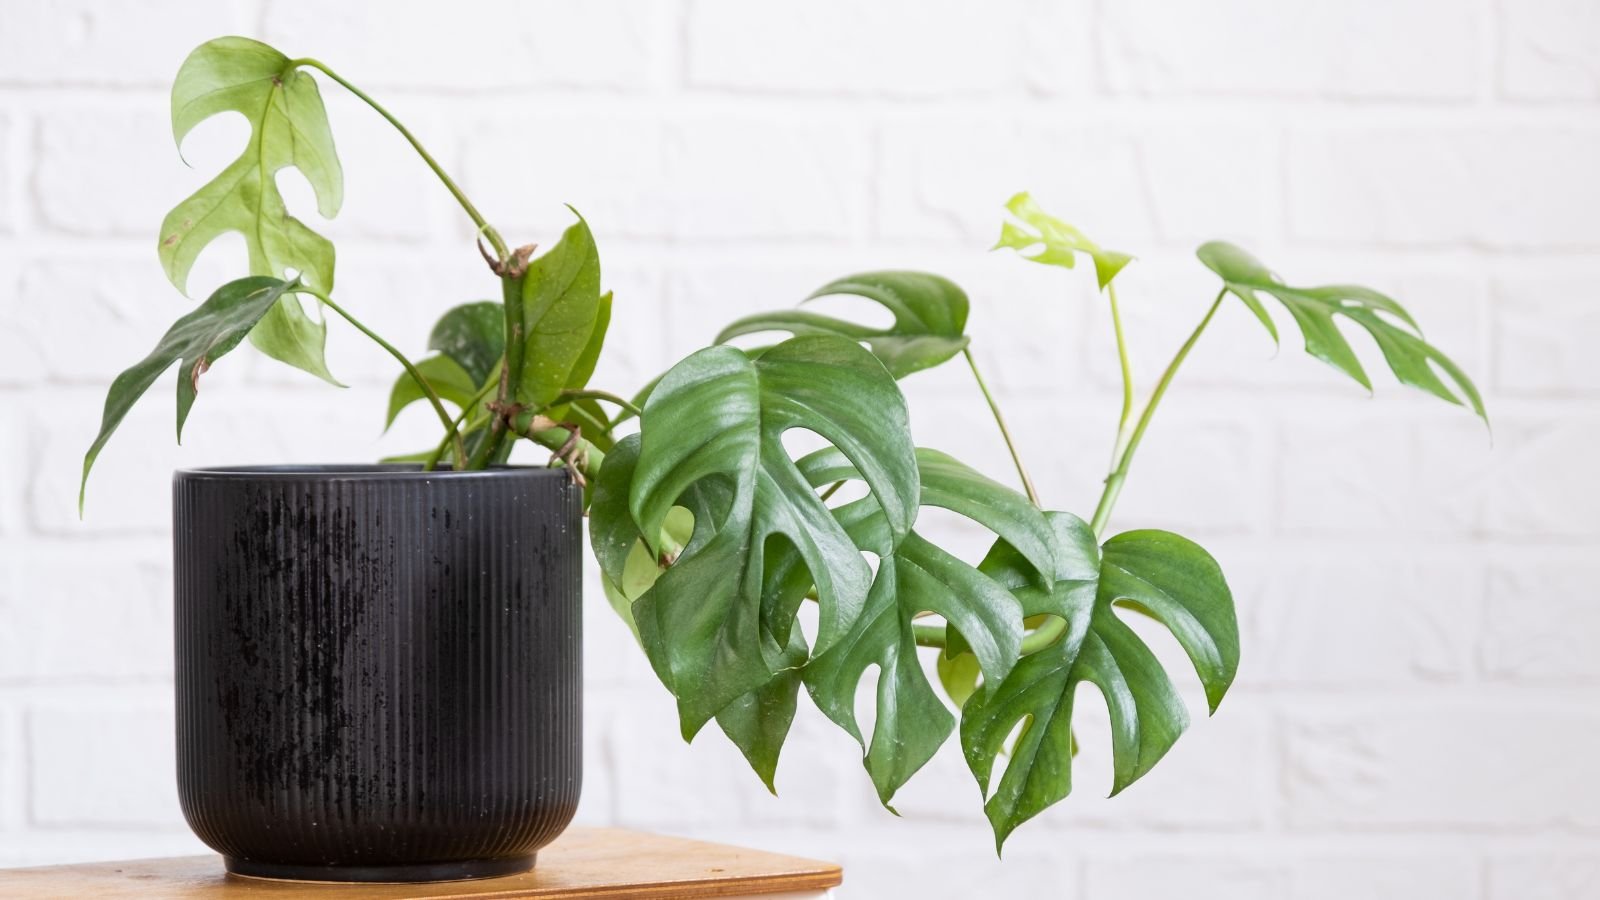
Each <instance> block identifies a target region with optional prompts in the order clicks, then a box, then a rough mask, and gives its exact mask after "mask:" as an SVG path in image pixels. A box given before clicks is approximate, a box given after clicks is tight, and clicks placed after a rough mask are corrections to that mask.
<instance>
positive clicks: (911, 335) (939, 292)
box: [716, 272, 968, 378]
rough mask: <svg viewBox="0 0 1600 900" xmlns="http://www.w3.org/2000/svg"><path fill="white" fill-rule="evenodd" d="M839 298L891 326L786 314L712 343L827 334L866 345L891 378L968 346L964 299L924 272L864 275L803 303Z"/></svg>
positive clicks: (752, 320)
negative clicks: (848, 297)
mask: <svg viewBox="0 0 1600 900" xmlns="http://www.w3.org/2000/svg"><path fill="white" fill-rule="evenodd" d="M838 294H853V295H855V296H858V297H865V298H866V299H868V300H872V301H874V302H876V303H878V304H879V305H881V306H882V307H884V308H885V309H887V310H888V311H889V312H890V313H892V314H893V315H894V324H893V325H891V326H889V327H888V328H873V327H870V326H866V325H859V324H857V323H855V322H849V321H846V320H844V319H838V318H835V317H833V316H827V315H823V314H821V313H814V312H810V311H809V310H804V309H786V310H779V311H776V312H769V313H758V314H756V315H753V316H746V317H745V318H743V319H740V320H738V321H737V322H734V323H733V324H731V325H729V326H728V327H727V328H724V329H722V333H721V334H718V335H717V340H716V342H717V343H719V344H722V343H726V342H727V341H728V340H730V339H731V338H735V337H738V336H739V335H744V334H758V333H761V332H768V331H781V332H787V333H789V334H793V335H802V334H831V335H834V336H836V337H842V338H847V339H849V340H852V341H858V342H865V343H866V345H867V346H868V347H870V348H872V353H873V355H875V356H877V357H878V359H879V360H881V361H882V362H883V365H884V367H885V368H887V369H888V370H889V373H890V374H891V375H893V376H894V377H895V378H904V377H905V376H907V375H910V374H911V373H913V372H920V371H922V370H923V369H929V368H932V367H934V366H936V365H939V364H940V363H942V362H944V361H945V360H948V359H950V358H951V357H952V356H955V355H956V354H957V353H960V352H961V351H962V349H963V348H965V347H966V346H967V341H968V338H967V336H966V334H965V333H964V332H965V329H966V327H967V307H968V303H967V295H966V292H965V291H963V290H961V288H959V287H957V286H956V284H955V283H954V282H952V281H950V280H949V279H947V278H942V277H940V276H938V275H933V274H930V273H927V272H863V273H862V274H860V275H851V276H849V277H848V278H840V279H838V280H837V281H832V282H829V283H828V284H825V285H823V286H822V287H820V288H818V289H817V290H816V291H815V292H813V293H812V294H811V296H810V297H807V298H806V299H807V300H815V299H816V298H818V297H826V296H832V295H838Z"/></svg>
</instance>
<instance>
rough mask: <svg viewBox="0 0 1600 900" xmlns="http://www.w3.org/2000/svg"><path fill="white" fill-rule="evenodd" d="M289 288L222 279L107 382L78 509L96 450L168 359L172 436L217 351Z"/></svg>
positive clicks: (240, 336) (234, 342) (262, 280)
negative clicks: (172, 377) (173, 375)
mask: <svg viewBox="0 0 1600 900" xmlns="http://www.w3.org/2000/svg"><path fill="white" fill-rule="evenodd" d="M294 287H295V285H294V284H293V283H291V282H287V281H282V280H280V279H277V278H266V277H261V276H252V277H250V278H241V279H239V280H237V281H230V282H228V283H227V284H225V285H223V286H222V287H220V288H217V290H216V292H215V293H213V294H212V295H211V296H210V297H207V298H206V300H205V302H204V303H201V304H200V306H199V307H198V308H196V309H195V310H194V311H193V312H191V313H189V314H188V315H186V316H184V317H183V318H181V319H179V320H178V321H177V322H174V323H173V325H172V327H171V328H169V329H167V333H166V334H164V335H162V336H161V340H160V341H159V342H157V344H156V347H155V349H154V350H152V351H150V355H148V356H146V357H145V358H144V359H142V360H140V361H139V362H137V363H135V364H134V365H133V366H132V367H130V368H129V369H127V370H126V371H124V372H123V373H122V374H121V375H118V376H117V377H116V380H114V381H112V382H111V390H110V392H109V393H108V394H107V395H106V404H105V410H104V412H103V413H102V415H101V418H100V433H99V434H98V435H96V436H95V439H94V443H93V444H91V445H90V447H89V452H87V453H85V454H84V457H83V477H82V481H81V482H80V484H79V487H78V505H79V506H80V508H81V507H82V505H83V491H84V488H85V487H86V486H87V485H88V482H89V470H90V469H91V468H92V467H93V466H94V461H95V459H96V458H97V457H98V456H99V455H100V450H101V449H102V448H103V447H105V445H106V441H108V440H110V439H111V435H112V433H114V432H115V431H116V430H117V426H118V425H121V424H122V420H123V419H124V418H125V417H126V416H127V415H128V411H129V410H130V409H132V408H133V405H134V403H136V402H138V400H139V398H140V397H142V396H144V392H145V391H147V390H149V389H150V385H152V384H155V381H156V379H157V378H159V377H161V373H162V372H165V371H166V370H167V369H168V368H170V367H171V366H172V364H173V363H175V362H181V366H180V367H179V369H178V437H179V439H180V440H181V439H182V437H183V423H184V421H185V420H187V419H188V418H189V410H190V408H191V407H193V406H194V401H195V397H196V393H197V392H198V391H199V389H200V376H201V375H204V374H205V372H206V370H207V369H209V368H211V366H212V365H213V364H215V363H216V361H217V360H218V359H220V358H221V357H222V356H223V354H225V353H227V352H228V351H229V350H232V349H233V348H234V347H237V346H238V345H239V342H240V341H242V340H244V336H245V335H246V334H248V333H249V332H250V329H252V328H254V327H255V326H256V323H258V322H260V321H261V318H262V317H263V316H265V315H266V314H267V311H268V310H270V309H272V308H273V305H274V304H276V303H278V302H279V301H280V300H282V299H283V298H284V297H285V296H286V295H287V294H288V293H289V292H290V291H291V290H293V289H294Z"/></svg>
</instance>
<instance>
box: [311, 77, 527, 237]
mask: <svg viewBox="0 0 1600 900" xmlns="http://www.w3.org/2000/svg"><path fill="white" fill-rule="evenodd" d="M289 65H290V66H291V67H294V68H298V67H300V66H309V67H310V68H313V69H316V70H317V71H319V72H321V73H322V74H324V75H326V76H328V77H329V78H331V79H333V80H334V81H336V82H338V83H339V84H340V86H342V87H343V88H344V89H345V90H347V91H349V92H350V93H352V94H354V95H356V96H357V97H358V98H360V99H361V101H362V102H363V103H366V104H367V105H368V106H370V107H372V108H373V109H374V110H376V111H377V113H378V115H380V116H383V117H384V118H385V119H387V120H388V122H389V124H390V125H393V126H394V127H395V130H396V131H399V132H400V135H401V137H404V138H405V139H406V140H407V141H408V142H409V143H410V144H411V149H413V150H415V151H417V155H418V156H421V157H422V161H423V162H425V163H427V164H428V168H430V169H432V170H433V174H435V175H437V176H439V180H440V181H441V182H443V183H444V186H445V188H446V189H448V190H449V191H450V194H451V196H453V197H455V198H456V202H457V203H459V204H461V208H462V209H463V210H465V211H466V213H467V215H468V216H469V217H471V219H472V222H473V224H475V225H477V226H478V231H479V232H480V233H482V234H483V236H484V237H486V238H488V239H489V243H490V245H492V246H493V247H494V251H495V254H496V255H497V256H498V257H499V258H500V259H502V260H504V259H506V258H507V257H508V256H510V252H511V251H510V250H509V249H508V248H507V247H506V242H505V240H504V239H502V238H501V237H500V232H498V231H496V230H495V229H494V226H493V225H490V224H489V223H488V222H487V221H486V220H485V219H484V218H483V215H482V214H481V213H479V212H478V208H477V207H476V206H473V205H472V201H471V200H469V199H467V195H466V194H465V193H463V192H462V190H461V187H460V186H459V185H457V184H456V183H455V181H454V179H452V178H451V177H450V176H449V175H448V174H446V173H445V171H444V169H443V168H442V167H441V166H440V165H439V162H438V161H437V160H435V159H434V158H433V155H432V154H431V153H429V152H428V151H427V150H426V149H425V148H424V147H423V146H422V142H421V141H419V140H417V137H416V135H414V134H412V133H411V129H409V128H407V127H406V126H405V125H403V124H401V123H400V120H399V119H396V118H395V117H394V115H393V114H391V113H390V112H389V111H388V110H387V109H384V108H383V105H382V104H380V103H379V102H378V101H376V100H374V99H372V97H370V96H368V95H367V93H366V92H365V91H363V90H361V89H360V88H358V87H356V86H355V85H353V84H351V83H350V82H348V81H346V80H344V78H342V77H340V75H339V73H337V72H335V71H333V70H332V69H330V68H328V66H327V65H326V64H324V63H323V62H322V61H321V60H317V59H312V58H310V57H302V58H300V59H296V60H292V61H291V62H290V63H289Z"/></svg>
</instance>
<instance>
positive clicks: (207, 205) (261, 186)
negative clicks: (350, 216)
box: [158, 37, 344, 384]
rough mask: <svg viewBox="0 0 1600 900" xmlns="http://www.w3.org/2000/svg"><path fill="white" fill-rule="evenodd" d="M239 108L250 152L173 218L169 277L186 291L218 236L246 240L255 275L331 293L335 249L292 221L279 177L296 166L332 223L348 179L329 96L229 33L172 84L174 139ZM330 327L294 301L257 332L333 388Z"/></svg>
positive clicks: (278, 354)
mask: <svg viewBox="0 0 1600 900" xmlns="http://www.w3.org/2000/svg"><path fill="white" fill-rule="evenodd" d="M222 112H237V113H240V114H242V115H243V116H244V117H245V119H246V120H248V121H249V123H250V140H249V142H248V143H247V144H246V145H245V149H244V152H243V153H241V154H240V155H239V158H238V159H236V160H234V161H233V162H232V163H231V164H230V165H229V166H228V167H227V168H226V169H224V170H223V171H222V174H220V175H218V176H217V177H216V178H214V179H212V180H211V181H210V182H209V183H208V184H206V185H205V186H204V187H202V188H201V189H200V190H198V191H196V192H195V193H194V194H193V195H191V196H190V197H189V198H188V199H187V200H184V201H183V202H182V203H180V204H178V205H177V206H176V207H175V208H173V210H172V212H169V213H167V217H166V219H165V220H164V221H163V222H162V223H161V240H160V244H159V247H158V251H159V253H160V256H161V264H162V266H163V267H164V268H165V269H166V271H167V277H168V278H169V279H171V281H172V283H173V284H174V285H176V286H177V288H178V290H180V291H182V290H185V285H186V284H187V282H188V278H189V270H190V268H192V267H193V266H194V261H195V259H196V258H197V257H198V256H199V255H200V251H201V250H204V249H205V248H206V246H207V245H208V244H210V243H211V242H212V241H213V240H215V239H216V238H217V237H219V236H221V235H223V234H225V233H227V232H230V231H235V232H238V233H239V234H240V235H242V236H243V237H244V243H245V250H246V252H247V253H248V254H249V257H250V272H251V274H253V275H269V276H271V277H273V278H288V277H290V275H291V273H293V274H297V275H298V277H299V279H300V280H301V281H303V282H305V283H306V284H307V285H309V286H310V287H313V288H316V289H317V290H318V291H321V292H323V293H324V294H327V293H331V292H332V290H333V244H332V243H330V242H329V241H328V239H327V238H324V237H323V236H321V235H319V234H317V233H316V232H315V231H312V230H311V229H310V228H308V227H307V226H306V225H305V223H303V222H301V221H300V220H299V219H296V218H294V217H293V216H291V215H289V212H288V210H287V209H286V208H285V207H284V203H283V196H282V195H281V194H279V193H278V186H277V181H276V178H277V173H278V172H279V171H280V170H282V169H285V168H288V167H291V166H292V167H294V168H296V169H299V170H300V172H301V174H303V175H304V176H305V178H306V181H308V182H310V184H311V189H312V190H313V191H315V192H316V196H317V210H318V211H319V212H320V213H321V214H322V215H323V216H324V217H326V218H332V217H333V216H334V215H336V214H337V213H338V212H339V205H340V204H341V203H342V202H343V199H344V180H343V174H342V173H341V171H340V169H339V158H338V156H336V155H335V153H334V149H333V133H332V131H331V130H330V129H329V128H328V115H327V111H326V110H324V109H323V106H322V95H321V94H320V93H318V91H317V85H316V82H315V81H313V80H312V79H311V76H310V75H308V74H306V73H304V72H302V71H300V70H299V69H298V68H296V67H294V66H293V65H291V63H290V60H289V58H288V57H286V56H284V55H283V54H282V53H279V52H278V51H276V50H274V49H272V48H271V47H268V46H267V45H266V44H263V43H261V42H259V41H252V40H250V39H248V38H241V37H225V38H218V39H216V40H214V41H207V42H206V43H204V44H201V45H200V46H199V47H197V48H195V50H194V52H192V53H190V54H189V58H188V59H186V60H184V62H183V67H182V68H181V69H179V70H178V77H177V80H176V81H175V82H174V83H173V85H172V133H173V137H174V138H175V139H176V140H177V141H178V143H179V144H180V145H181V144H182V143H183V139H184V137H185V136H186V135H187V134H188V133H189V132H190V131H191V130H193V129H194V127H195V126H196V125H198V124H200V123H201V122H203V121H205V120H206V119H208V118H210V117H212V116H214V115H216V114H218V113H222ZM326 339H327V325H326V324H325V323H323V322H320V321H316V320H313V319H312V318H311V317H309V316H307V315H306V314H305V311H304V310H302V309H301V308H300V304H299V302H298V301H297V300H295V299H293V298H285V299H284V301H283V302H281V303H279V304H278V305H277V306H275V307H273V308H272V309H271V310H270V311H268V313H267V314H266V316H264V317H263V318H262V320H261V321H260V323H259V324H257V325H256V327H255V328H254V329H253V330H252V331H251V332H250V342H251V343H253V344H255V346H256V347H257V348H258V349H260V350H261V351H262V352H263V353H265V354H267V355H268V356H271V357H272V358H274V359H277V360H280V361H282V362H285V363H288V364H289V365H291V366H295V367H298V368H301V369H304V370H305V371H307V372H310V373H311V374H313V375H316V376H317V377H319V378H322V379H324V380H327V381H330V382H333V383H335V384H337V383H338V382H336V381H334V379H333V376H332V375H331V374H330V373H329V372H328V368H327V363H326V361H325V359H324V357H323V347H324V344H325V342H326Z"/></svg>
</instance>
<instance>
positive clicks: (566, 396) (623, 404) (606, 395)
mask: <svg viewBox="0 0 1600 900" xmlns="http://www.w3.org/2000/svg"><path fill="white" fill-rule="evenodd" d="M588 399H592V400H604V401H606V402H607V403H614V404H616V405H617V407H618V408H620V409H623V410H626V411H627V412H629V413H631V414H633V415H635V416H637V415H641V414H642V413H641V412H640V410H639V407H637V406H634V405H633V404H632V403H630V402H629V401H628V400H626V399H624V398H622V397H619V396H617V395H616V394H613V393H611V392H610V391H597V390H594V389H592V388H582V389H577V390H570V391H562V392H561V395H560V396H558V397H556V400H555V402H554V403H552V404H550V405H551V406H560V405H562V404H565V403H570V402H572V401H573V400H588Z"/></svg>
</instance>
